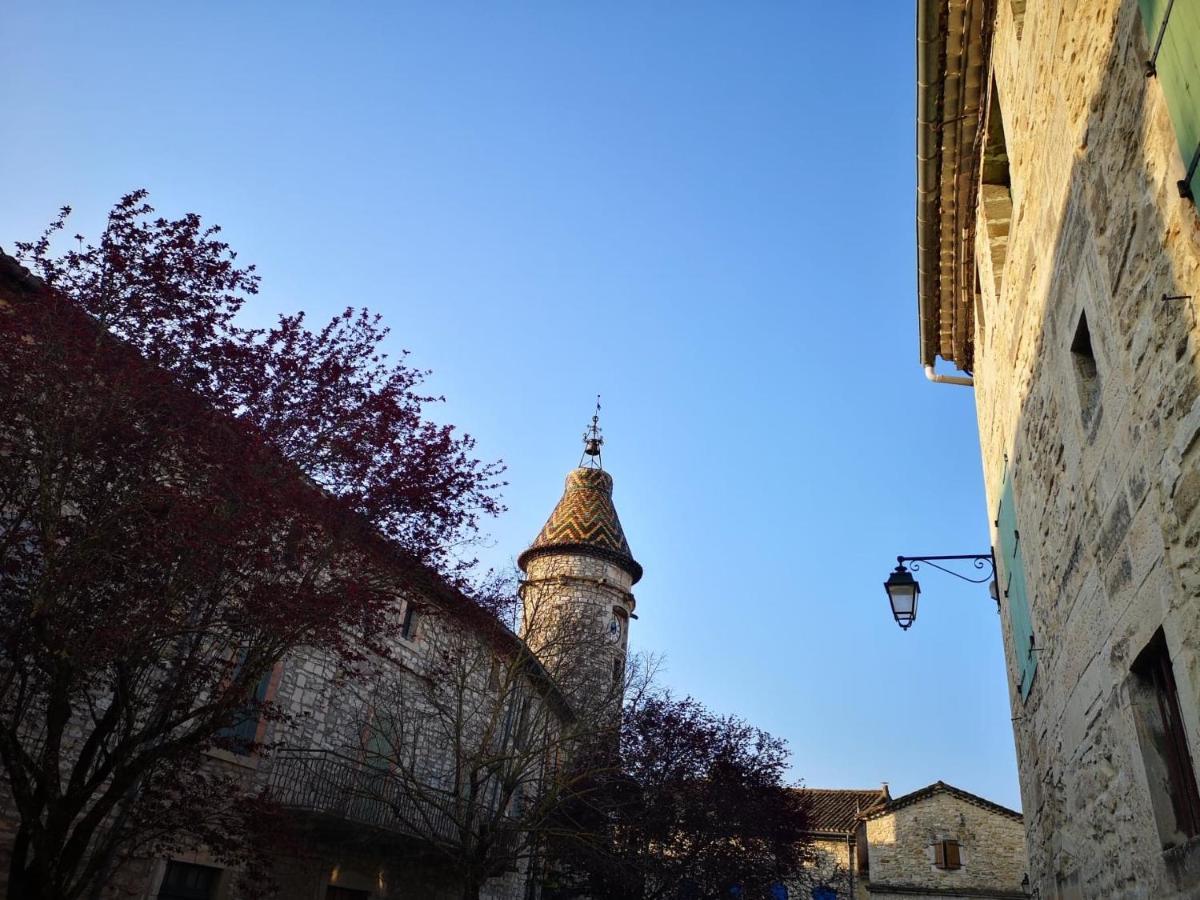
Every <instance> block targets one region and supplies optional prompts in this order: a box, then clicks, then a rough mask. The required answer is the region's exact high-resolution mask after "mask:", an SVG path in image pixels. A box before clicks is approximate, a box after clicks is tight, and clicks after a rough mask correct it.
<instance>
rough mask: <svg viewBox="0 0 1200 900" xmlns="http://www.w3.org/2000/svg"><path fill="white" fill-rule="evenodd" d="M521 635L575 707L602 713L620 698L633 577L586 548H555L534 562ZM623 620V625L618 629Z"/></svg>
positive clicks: (524, 600) (525, 588) (525, 587)
mask: <svg viewBox="0 0 1200 900" xmlns="http://www.w3.org/2000/svg"><path fill="white" fill-rule="evenodd" d="M527 566H528V568H527V577H526V578H525V580H524V581H523V582H522V584H521V600H522V606H523V621H522V634H523V635H524V637H525V639H526V641H527V642H528V643H529V646H530V648H531V649H532V650H533V651H534V652H535V653H536V654H537V655H538V657H539V658H540V659H541V660H542V661H543V662H544V663H545V665H546V667H547V668H548V669H549V670H550V672H551V674H553V675H554V676H555V678H556V679H557V681H558V683H559V686H560V687H561V688H562V690H563V692H564V693H565V694H566V695H567V697H568V699H569V701H570V702H571V706H572V707H573V708H574V709H576V710H578V711H581V712H584V711H586V712H589V713H596V712H599V711H601V710H602V709H604V708H610V707H611V708H612V709H613V711H614V713H615V712H616V711H617V710H619V708H620V703H621V688H622V685H623V679H624V673H625V656H626V652H627V649H628V644H629V622H630V616H631V615H632V614H633V609H634V604H635V601H634V597H633V594H632V593H631V590H630V589H631V587H632V583H633V579H632V576H630V574H629V573H628V572H627V571H625V569H624V568H622V567H621V566H618V565H616V564H614V563H612V562H608V561H606V560H603V559H600V558H598V557H596V556H591V555H589V554H586V553H569V552H563V553H549V554H546V555H543V556H536V557H534V558H533V559H531V560H529V562H528V564H527ZM614 622H615V623H616V632H615V633H614V632H613V631H612V630H611V629H612V626H613V623H614Z"/></svg>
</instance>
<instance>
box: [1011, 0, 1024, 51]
mask: <svg viewBox="0 0 1200 900" xmlns="http://www.w3.org/2000/svg"><path fill="white" fill-rule="evenodd" d="M1010 5H1011V6H1012V17H1013V28H1014V29H1015V30H1016V32H1017V40H1018V41H1019V40H1020V39H1021V32H1022V31H1024V30H1025V0H1011V2H1010Z"/></svg>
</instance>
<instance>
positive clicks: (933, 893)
mask: <svg viewBox="0 0 1200 900" xmlns="http://www.w3.org/2000/svg"><path fill="white" fill-rule="evenodd" d="M801 795H802V797H803V798H804V800H805V802H806V805H807V807H808V814H809V821H810V828H811V831H810V833H809V838H810V840H811V842H812V843H811V849H812V856H813V858H812V860H811V862H810V863H809V865H808V866H807V867H806V871H805V875H804V879H803V881H801V882H797V883H795V884H793V885H792V886H791V890H790V891H789V895H790V896H792V897H795V898H801V900H808V898H809V897H814V898H819V900H826V898H828V900H835V898H842V900H846V898H852V900H872V898H886V900H894V898H898V897H914V896H915V897H947V898H958V897H963V898H965V897H975V898H994V900H1017V898H1023V897H1025V896H1026V895H1025V893H1024V891H1023V889H1022V884H1021V882H1022V879H1023V878H1024V877H1025V873H1026V857H1025V829H1024V825H1023V823H1022V819H1021V814H1020V813H1018V812H1014V811H1013V810H1010V809H1006V808H1005V807H1003V806H1000V805H998V804H995V803H992V802H990V801H988V800H985V799H984V798H982V797H978V796H976V795H974V794H971V793H968V792H967V791H963V790H960V789H958V788H956V787H952V786H951V785H948V784H945V783H943V782H940V781H939V782H937V783H935V784H931V785H929V786H928V787H926V788H922V789H921V790H919V791H914V792H913V793H911V794H906V795H905V796H903V797H897V798H895V799H893V798H892V797H891V795H890V794H889V793H888V790H887V785H884V786H883V788H882V789H880V790H866V791H864V790H822V789H805V790H803V791H801ZM943 841H953V842H954V843H955V848H956V849H955V853H956V857H955V858H954V859H952V860H949V862H951V863H953V865H950V866H939V862H943V861H944V860H939V859H938V858H937V854H936V852H935V845H937V844H938V843H939V842H943Z"/></svg>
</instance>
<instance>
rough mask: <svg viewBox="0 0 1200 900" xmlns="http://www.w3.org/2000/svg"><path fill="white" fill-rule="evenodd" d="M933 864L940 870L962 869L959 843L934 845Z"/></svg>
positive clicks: (951, 842) (941, 842) (946, 842)
mask: <svg viewBox="0 0 1200 900" xmlns="http://www.w3.org/2000/svg"><path fill="white" fill-rule="evenodd" d="M933 864H934V865H935V866H937V867H938V868H939V869H961V868H962V859H961V857H960V856H959V852H958V841H953V840H946V841H938V842H937V843H936V844H934V845H933Z"/></svg>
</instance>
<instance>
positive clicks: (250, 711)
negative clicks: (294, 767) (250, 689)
mask: <svg viewBox="0 0 1200 900" xmlns="http://www.w3.org/2000/svg"><path fill="white" fill-rule="evenodd" d="M239 668H240V664H239ZM274 668H275V667H274V666H272V667H271V668H270V669H267V671H266V672H265V673H264V674H263V677H262V678H260V679H259V681H258V684H257V685H255V687H254V693H253V694H251V695H250V701H251V702H250V703H248V704H247V705H246V707H245V708H244V709H242V710H241V711H240V712H238V714H237V716H238V717H237V719H236V720H235V721H234V724H232V725H228V726H226V727H225V728H222V729H221V730H220V731H218V732H217V733H216V737H218V738H221V739H222V740H224V741H226V742H227V743H228V745H229V750H230V752H232V753H236V754H238V755H239V756H246V755H248V754H249V753H250V749H251V747H252V745H253V744H254V739H255V738H256V737H257V736H258V723H259V719H260V716H259V713H258V708H259V706H261V705H262V703H263V702H264V701H265V700H266V699H267V691H268V690H270V687H271V675H272V674H273V673H274Z"/></svg>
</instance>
